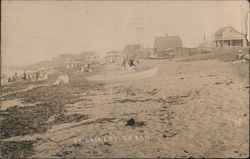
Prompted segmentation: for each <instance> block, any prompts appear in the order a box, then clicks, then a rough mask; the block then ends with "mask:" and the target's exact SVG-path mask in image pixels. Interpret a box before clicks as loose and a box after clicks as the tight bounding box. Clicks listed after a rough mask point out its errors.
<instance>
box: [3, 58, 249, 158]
mask: <svg viewBox="0 0 250 159" xmlns="http://www.w3.org/2000/svg"><path fill="white" fill-rule="evenodd" d="M141 65H142V67H144V66H145V67H150V66H156V65H159V66H160V68H159V70H158V72H157V74H156V75H155V76H154V77H152V78H147V79H140V80H133V81H130V80H127V81H122V82H119V81H116V82H105V83H101V82H99V83H92V82H88V81H85V80H84V79H83V77H81V79H82V80H81V79H78V82H74V80H73V81H71V83H70V84H68V85H63V86H53V87H52V86H42V87H38V88H34V89H32V90H27V91H24V92H20V93H18V92H16V93H14V94H8V95H6V96H3V97H2V98H3V99H2V100H5V101H10V100H20V99H21V100H22V101H23V103H22V105H21V106H22V107H21V106H18V105H17V106H15V107H14V105H13V107H10V106H8V108H5V109H3V110H1V125H4V126H3V127H2V129H3V130H1V137H2V138H1V140H2V144H1V149H2V156H4V158H8V157H9V158H11V157H37V158H52V157H65V158H74V157H76V158H77V157H81V158H82V157H154V158H155V157H159V158H160V157H179V158H180V157H209V158H212V157H248V156H249V69H248V68H249V63H232V62H221V61H217V60H202V61H199V60H196V61H186V62H185V61H176V60H151V61H147V60H144V61H142V63H141ZM79 78H80V77H79ZM79 81H82V82H79ZM8 93H9V92H8ZM19 102H20V101H19ZM10 103H11V102H10ZM25 103H26V104H27V105H28V106H23V105H25ZM32 103H33V104H34V105H31V104H32ZM132 118H133V119H134V123H133V122H132V124H129V123H127V122H128V120H129V119H132ZM15 124H16V125H15ZM17 124H23V125H19V126H18V125H17ZM25 130H26V131H25Z"/></svg>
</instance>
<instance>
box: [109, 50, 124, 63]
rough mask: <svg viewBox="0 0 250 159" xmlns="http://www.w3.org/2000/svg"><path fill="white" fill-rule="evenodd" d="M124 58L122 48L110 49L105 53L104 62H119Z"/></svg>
mask: <svg viewBox="0 0 250 159" xmlns="http://www.w3.org/2000/svg"><path fill="white" fill-rule="evenodd" d="M124 58H125V55H124V51H123V50H111V51H109V52H107V53H106V56H105V63H108V64H110V63H114V64H121V63H122V62H123V60H124Z"/></svg>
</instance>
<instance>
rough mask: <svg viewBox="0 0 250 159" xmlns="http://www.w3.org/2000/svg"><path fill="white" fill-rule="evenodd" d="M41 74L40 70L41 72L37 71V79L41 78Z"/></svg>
mask: <svg viewBox="0 0 250 159" xmlns="http://www.w3.org/2000/svg"><path fill="white" fill-rule="evenodd" d="M39 76H40V72H39V71H36V80H38V79H39Z"/></svg>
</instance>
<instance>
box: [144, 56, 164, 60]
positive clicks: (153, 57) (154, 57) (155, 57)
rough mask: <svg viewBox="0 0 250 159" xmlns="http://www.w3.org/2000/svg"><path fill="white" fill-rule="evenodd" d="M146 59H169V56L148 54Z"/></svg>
mask: <svg viewBox="0 0 250 159" xmlns="http://www.w3.org/2000/svg"><path fill="white" fill-rule="evenodd" d="M148 59H169V56H164V57H157V56H148Z"/></svg>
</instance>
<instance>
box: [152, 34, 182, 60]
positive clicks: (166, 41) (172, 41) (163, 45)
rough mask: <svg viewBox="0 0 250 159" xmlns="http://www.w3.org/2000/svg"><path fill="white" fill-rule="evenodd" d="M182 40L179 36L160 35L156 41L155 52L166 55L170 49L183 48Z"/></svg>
mask: <svg viewBox="0 0 250 159" xmlns="http://www.w3.org/2000/svg"><path fill="white" fill-rule="evenodd" d="M181 47H183V46H182V40H181V38H180V37H179V36H168V34H166V35H165V36H159V37H156V38H155V41H154V52H155V54H157V55H158V56H164V55H168V54H169V50H171V49H173V48H181Z"/></svg>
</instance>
